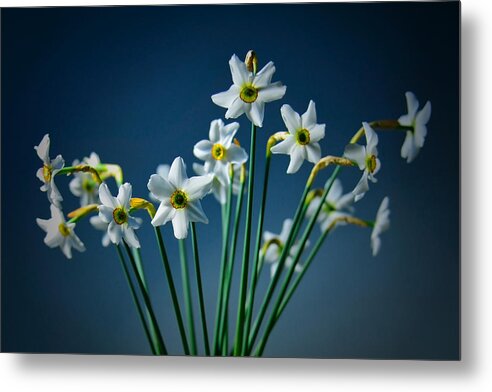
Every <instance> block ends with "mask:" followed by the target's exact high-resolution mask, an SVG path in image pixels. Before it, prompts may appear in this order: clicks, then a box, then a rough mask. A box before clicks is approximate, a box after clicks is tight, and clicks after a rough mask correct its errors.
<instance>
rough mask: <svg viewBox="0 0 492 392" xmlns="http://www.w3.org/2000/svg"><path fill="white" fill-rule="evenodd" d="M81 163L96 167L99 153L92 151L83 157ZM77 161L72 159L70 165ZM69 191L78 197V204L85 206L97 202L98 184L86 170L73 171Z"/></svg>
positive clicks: (76, 163)
mask: <svg viewBox="0 0 492 392" xmlns="http://www.w3.org/2000/svg"><path fill="white" fill-rule="evenodd" d="M82 163H84V164H86V165H89V166H92V167H93V168H96V167H97V166H98V165H100V164H101V160H100V159H99V155H97V154H96V153H95V152H92V153H91V155H90V156H89V157H85V158H84V159H83V160H82ZM79 164H80V162H79V161H74V162H73V164H72V166H77V165H79ZM68 186H69V188H70V191H71V192H72V193H73V194H74V196H77V197H80V205H81V206H82V207H83V206H86V205H88V204H94V203H95V204H97V203H99V197H98V193H99V184H98V183H97V181H96V180H95V179H94V176H93V175H92V174H91V173H87V172H75V173H73V179H72V180H71V181H70V183H69V184H68Z"/></svg>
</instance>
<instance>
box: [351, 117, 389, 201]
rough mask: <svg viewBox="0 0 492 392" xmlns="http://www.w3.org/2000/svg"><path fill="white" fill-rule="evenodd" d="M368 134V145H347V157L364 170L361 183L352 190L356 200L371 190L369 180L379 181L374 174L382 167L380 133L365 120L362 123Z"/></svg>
mask: <svg viewBox="0 0 492 392" xmlns="http://www.w3.org/2000/svg"><path fill="white" fill-rule="evenodd" d="M362 126H363V127H364V132H365V135H366V146H365V147H364V146H361V145H359V144H355V143H354V144H349V145H348V146H347V147H345V153H344V155H345V157H346V158H348V159H350V160H351V161H353V162H354V163H355V164H357V166H359V169H360V170H363V173H362V177H361V179H360V181H359V183H358V184H357V185H356V186H355V189H354V190H353V191H352V193H353V194H354V198H355V201H358V200H360V199H362V198H363V197H364V194H365V193H366V192H367V191H368V190H369V180H371V181H372V182H377V180H376V178H375V177H374V175H375V174H376V173H377V172H378V171H379V169H380V168H381V162H380V161H379V159H378V149H377V145H378V135H377V134H376V132H375V131H374V130H373V129H372V128H371V126H370V125H369V124H368V123H366V122H364V123H362Z"/></svg>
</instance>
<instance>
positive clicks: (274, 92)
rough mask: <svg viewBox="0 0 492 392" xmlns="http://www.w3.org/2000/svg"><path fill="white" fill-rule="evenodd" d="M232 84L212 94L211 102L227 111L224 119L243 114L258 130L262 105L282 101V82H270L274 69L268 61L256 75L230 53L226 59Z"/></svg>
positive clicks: (260, 123) (262, 114)
mask: <svg viewBox="0 0 492 392" xmlns="http://www.w3.org/2000/svg"><path fill="white" fill-rule="evenodd" d="M229 66H230V68H231V74H232V82H233V85H232V86H231V87H230V88H229V90H227V91H224V92H222V93H218V94H214V95H212V101H213V102H214V103H215V104H216V105H218V106H220V107H223V108H226V109H227V112H226V114H225V118H238V117H239V116H240V115H241V114H243V113H246V116H247V117H248V119H249V120H250V121H251V122H252V123H253V124H255V125H256V126H258V127H261V126H263V116H264V113H265V103H267V102H272V101H276V100H278V99H281V98H282V97H283V96H284V95H285V91H286V89H287V87H286V86H283V85H282V83H280V82H276V83H272V82H271V81H272V76H273V74H274V72H275V66H274V65H273V63H272V62H271V61H270V62H269V63H268V64H267V65H265V66H264V67H263V69H262V70H261V71H260V72H258V73H257V74H256V75H254V74H253V72H250V71H248V69H247V67H246V64H245V63H244V62H242V61H241V60H239V58H238V57H237V56H236V55H235V54H233V55H232V57H231V59H230V60H229Z"/></svg>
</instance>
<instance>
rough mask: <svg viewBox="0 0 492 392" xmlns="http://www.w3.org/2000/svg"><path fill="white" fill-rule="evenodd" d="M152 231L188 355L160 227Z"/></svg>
mask: <svg viewBox="0 0 492 392" xmlns="http://www.w3.org/2000/svg"><path fill="white" fill-rule="evenodd" d="M154 231H155V235H156V238H157V244H158V245H159V252H160V254H161V259H162V264H163V265H164V271H165V273H166V277H167V283H168V285H169V293H170V294H171V299H172V302H173V307H174V313H175V315H176V321H177V322H178V329H179V334H180V335H181V342H182V343H183V349H184V353H185V355H190V348H189V346H188V340H187V339H186V332H185V329H184V325H183V317H182V316H181V309H180V307H179V302H178V296H177V294H176V287H175V285H174V279H173V275H172V272H171V266H170V265H169V259H168V257H167V253H166V248H165V247H164V241H163V240H162V233H161V229H160V227H159V226H156V227H154Z"/></svg>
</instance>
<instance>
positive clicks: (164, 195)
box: [147, 157, 213, 239]
mask: <svg viewBox="0 0 492 392" xmlns="http://www.w3.org/2000/svg"><path fill="white" fill-rule="evenodd" d="M212 181H213V176H212V175H206V176H195V177H191V178H188V176H187V174H186V167H185V164H184V161H183V159H182V158H181V157H177V158H176V159H175V160H174V161H173V163H172V165H171V169H170V170H169V175H168V176H167V178H163V177H161V176H159V175H157V174H153V175H152V176H150V179H149V183H148V184H147V187H148V188H149V191H150V192H152V194H153V195H154V196H155V197H156V198H157V199H158V200H159V201H160V202H161V204H160V205H159V208H158V209H157V212H156V213H155V216H154V218H153V219H152V225H154V226H161V225H164V224H166V223H167V222H169V221H172V224H173V230H174V236H175V237H176V238H177V239H184V238H186V237H187V235H188V226H189V223H190V222H202V223H208V219H207V217H206V215H205V213H204V212H203V209H202V205H201V203H200V199H202V198H203V197H204V196H205V195H207V194H208V193H209V192H210V190H211V188H212Z"/></svg>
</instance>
